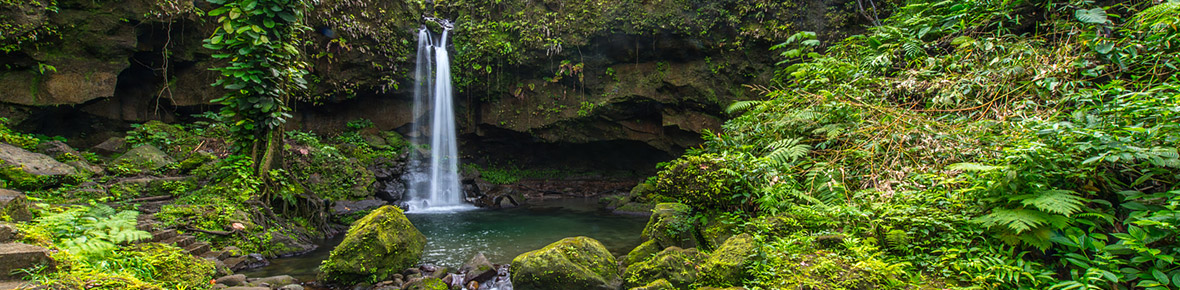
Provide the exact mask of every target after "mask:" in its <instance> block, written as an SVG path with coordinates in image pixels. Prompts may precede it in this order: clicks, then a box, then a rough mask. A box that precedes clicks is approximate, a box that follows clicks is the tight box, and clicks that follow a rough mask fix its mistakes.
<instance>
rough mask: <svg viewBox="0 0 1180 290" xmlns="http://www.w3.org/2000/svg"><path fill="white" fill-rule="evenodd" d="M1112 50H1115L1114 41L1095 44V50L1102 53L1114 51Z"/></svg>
mask: <svg viewBox="0 0 1180 290" xmlns="http://www.w3.org/2000/svg"><path fill="white" fill-rule="evenodd" d="M1112 50H1114V43H1113V42H1101V43H1096V44H1094V51H1095V52H1098V53H1101V54H1109V53H1110V51H1112Z"/></svg>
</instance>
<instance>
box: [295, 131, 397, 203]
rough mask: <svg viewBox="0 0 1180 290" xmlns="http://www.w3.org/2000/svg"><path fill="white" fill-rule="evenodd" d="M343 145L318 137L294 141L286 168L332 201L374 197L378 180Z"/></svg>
mask: <svg viewBox="0 0 1180 290" xmlns="http://www.w3.org/2000/svg"><path fill="white" fill-rule="evenodd" d="M342 146H343V145H340V144H336V145H335V146H334V145H327V144H324V143H320V141H319V140H317V139H309V140H302V141H299V142H294V144H292V146H291V149H290V150H288V151H286V153H285V156H284V158H283V162H284V164H285V165H284V167H285V168H287V170H288V171H289V172H291V174H292V175H293V176H294V177H295V179H296V180H297V181H299V183H300V184H303V185H304V186H306V187H307V189H308V190H309V192H312V193H315V194H316V195H318V196H320V197H323V198H326V199H329V200H333V201H336V200H357V199H364V198H366V197H369V196H372V194H373V188H374V187H375V186H374V184H375V183H376V181H377V179H376V177H375V176H374V174H373V172H372V171H370V170H369V169H368V168H366V166H365V164H363V163H362V162H360V161H358V160H357V158H351V157H349V156H347V155H346V154H344V153H342V150H341V149H337V147H342Z"/></svg>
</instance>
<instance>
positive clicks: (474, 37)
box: [0, 0, 855, 167]
mask: <svg viewBox="0 0 1180 290" xmlns="http://www.w3.org/2000/svg"><path fill="white" fill-rule="evenodd" d="M17 2H20V1H17ZM41 2H46V1H41ZM41 2H37V1H32V0H28V1H25V2H22V3H23V4H16V5H9V4H4V6H3V7H0V24H4V25H0V27H3V28H0V29H4V31H3V32H5V33H6V35H12V37H7V38H5V39H0V46H2V47H0V48H3V49H2V50H0V60H3V62H4V63H5V65H4V66H3V67H0V86H3V87H4V88H5V89H4V90H0V117H7V118H9V119H11V120H12V121H14V123H17V124H18V125H17V126H16V127H18V128H21V129H24V130H31V131H37V132H38V133H45V134H49V135H63V136H66V137H73V138H70V140H71V142H75V143H82V144H75V145H83V146H88V145H93V144H92V143H97V142H100V141H102V140H104V139H105V138H106V137H108V135H109V134H104V133H103V132H104V131H123V130H125V127H121V126H124V125H125V122H142V121H146V120H163V121H166V122H167V121H176V120H184V119H186V118H190V116H191V115H192V114H194V113H200V112H204V111H210V110H213V109H214V108H212V106H211V105H209V100H212V99H214V98H217V97H219V96H220V95H221V94H222V93H221V92H220V91H219V89H217V88H213V87H210V86H209V85H208V84H209V83H211V82H213V81H214V80H215V79H216V77H217V75H216V73H215V72H212V71H209V70H208V68H210V67H213V66H216V65H217V64H216V63H215V61H214V60H212V59H211V58H210V57H209V55H210V54H211V53H212V51H209V50H207V49H204V48H202V47H201V41H202V39H203V38H204V37H207V36H208V35H210V33H211V32H212V24H213V19H209V18H206V17H202V16H201V12H200V11H207V10H208V9H211V8H212V7H210V6H209V5H210V4H208V3H205V2H203V1H175V0H132V1H126V2H119V3H107V2H105V1H99V2H94V1H76V0H62V1H58V2H56V3H53V2H49V3H48V4H44V3H41ZM483 2H488V3H483ZM600 2H601V3H600ZM846 2H850V1H786V2H783V1H769V0H755V1H728V0H727V1H717V2H710V3H688V2H687V1H656V2H643V3H640V2H632V1H621V2H614V1H606V2H604V1H590V0H587V1H575V2H569V1H557V0H543V1H539V2H537V1H464V2H450V1H427V2H420V1H411V0H403V1H375V0H323V1H318V2H316V4H315V5H314V6H312V7H311V8H310V10H309V12H308V17H307V18H306V24H307V26H308V27H309V28H310V29H308V31H307V32H306V33H305V35H304V40H305V42H304V43H303V45H302V49H303V52H304V56H305V57H306V60H307V62H308V63H309V64H310V70H311V72H312V76H311V78H310V79H311V80H313V84H312V87H313V88H312V89H311V90H309V91H308V92H306V93H305V94H304V95H301V96H298V97H297V99H298V102H296V104H295V106H294V107H295V108H296V110H297V112H296V113H295V117H294V119H293V120H291V121H290V122H289V124H290V126H291V127H292V128H295V129H307V130H313V131H321V132H323V131H333V130H337V129H340V128H342V127H343V126H344V124H345V123H347V122H348V121H352V120H355V119H358V118H366V119H370V120H372V121H373V122H374V124H375V125H376V126H377V127H378V128H379V129H396V130H398V131H400V132H402V133H403V134H406V135H410V136H412V135H414V134H416V132H414V131H415V128H413V126H411V125H409V123H410V122H411V116H410V115H411V112H412V104H411V99H412V96H411V94H412V92H411V91H410V89H411V87H412V83H413V80H412V79H411V77H412V76H411V73H410V72H411V71H412V70H413V66H414V63H413V59H412V56H413V54H414V51H413V44H414V43H415V42H416V40H415V39H414V37H415V36H414V35H415V34H414V33H415V32H416V30H417V29H418V28H419V27H420V26H421V25H423V22H422V20H421V16H422V15H434V16H439V17H444V18H449V19H455V20H457V23H458V24H457V26H456V31H455V32H454V35H455V37H454V43H453V44H452V46H451V48H450V49H451V50H452V51H454V54H455V57H454V62H453V64H452V67H453V70H454V71H455V72H456V74H455V78H456V87H457V88H458V91H457V94H456V98H457V99H458V100H457V101H458V106H459V108H458V109H459V112H460V114H461V115H462V116H461V117H460V120H459V121H460V130H461V131H462V133H463V134H464V135H463V140H464V142H465V143H464V145H463V146H464V151H466V152H468V155H470V156H480V157H483V158H500V157H498V156H519V153H522V152H519V151H518V150H522V149H521V148H541V149H540V150H536V149H529V150H533V151H532V152H531V154H530V155H533V156H536V157H538V159H552V158H548V157H556V156H568V155H570V154H571V153H577V152H587V151H589V152H612V151H617V150H624V151H629V152H635V154H624V155H620V156H607V157H606V158H603V157H601V156H594V155H591V154H576V155H580V156H587V158H583V159H579V160H569V162H574V163H585V164H586V165H588V166H600V165H602V164H600V163H603V162H605V163H606V164H611V163H620V162H619V161H620V160H630V159H633V158H641V157H643V158H646V159H644V160H648V159H650V160H657V161H658V160H663V159H666V158H669V157H670V156H674V155H675V154H679V153H680V152H681V151H682V150H683V149H685V148H688V147H692V146H695V145H696V144H698V143H699V142H700V138H699V136H700V133H701V132H702V130H704V129H716V128H718V126H719V125H720V124H721V123H722V121H723V119H724V117H725V116H723V115H722V108H723V107H724V106H725V105H727V104H728V103H730V102H732V101H733V100H737V99H748V98H752V97H754V95H755V94H754V93H752V92H750V90H749V89H747V88H744V87H742V86H741V85H742V84H765V83H767V81H768V80H769V78H770V74H771V71H772V69H773V65H774V62H775V59H774V58H773V52H770V51H768V48H769V46H770V45H772V44H774V43H778V42H781V41H782V40H783V39H785V38H786V37H787V36H789V35H790V34H792V33H794V32H795V31H800V30H817V29H823V30H825V31H829V33H828V35H836V36H838V35H839V33H838V31H845V30H847V28H848V27H853V25H854V24H855V23H853V22H855V19H853V18H854V17H852V16H851V15H854V14H853V13H851V12H848V6H849V5H847V4H848V3H846ZM434 30H437V27H435V29H434ZM833 31H835V32H833ZM83 136H89V137H83ZM564 158H567V159H568V157H564ZM575 159H576V158H575ZM612 159H613V160H612ZM644 167H650V164H645V165H644Z"/></svg>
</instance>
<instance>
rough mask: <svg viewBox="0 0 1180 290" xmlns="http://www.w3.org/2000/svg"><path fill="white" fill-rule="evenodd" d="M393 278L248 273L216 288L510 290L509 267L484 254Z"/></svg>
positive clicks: (422, 267) (218, 283) (407, 271)
mask: <svg viewBox="0 0 1180 290" xmlns="http://www.w3.org/2000/svg"><path fill="white" fill-rule="evenodd" d="M389 278H390V279H388V280H384V281H380V282H377V283H358V284H355V285H340V284H333V283H321V282H319V281H299V279H296V278H294V277H292V276H290V275H276V276H269V277H249V276H247V275H245V274H233V275H225V276H221V277H219V278H217V279H214V280H213V281H212V283H213V287H212V289H223V290H305V289H306V290H335V289H348V290H397V289H424V290H436V289H440V290H441V289H451V290H460V289H461V290H510V289H512V282H511V281H510V279H509V264H493V263H491V262H490V261H488V259H487V257H484V255H483V254H476V255H475V256H473V257H471V259H469V260H468V261H467V262H466V263H464V264H463V265H462V266H460V267H459V268H457V269H452V268H448V267H444V266H437V265H433V264H423V265H419V266H417V267H411V268H406V269H405V270H402V271H401V272H400V273H398V274H393V275H391V277H389Z"/></svg>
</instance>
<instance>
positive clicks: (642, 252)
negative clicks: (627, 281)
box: [623, 240, 661, 267]
mask: <svg viewBox="0 0 1180 290" xmlns="http://www.w3.org/2000/svg"><path fill="white" fill-rule="evenodd" d="M660 250H661V248H660V246H659V245H656V241H654V240H647V241H646V242H643V243H642V244H639V246H637V247H635V249H631V252H630V253H627V255H626V256H623V267H626V266H630V265H632V264H635V263H639V262H642V261H645V260H647V259H648V258H651V256H654V255H655V254H657V253H659V252H660Z"/></svg>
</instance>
